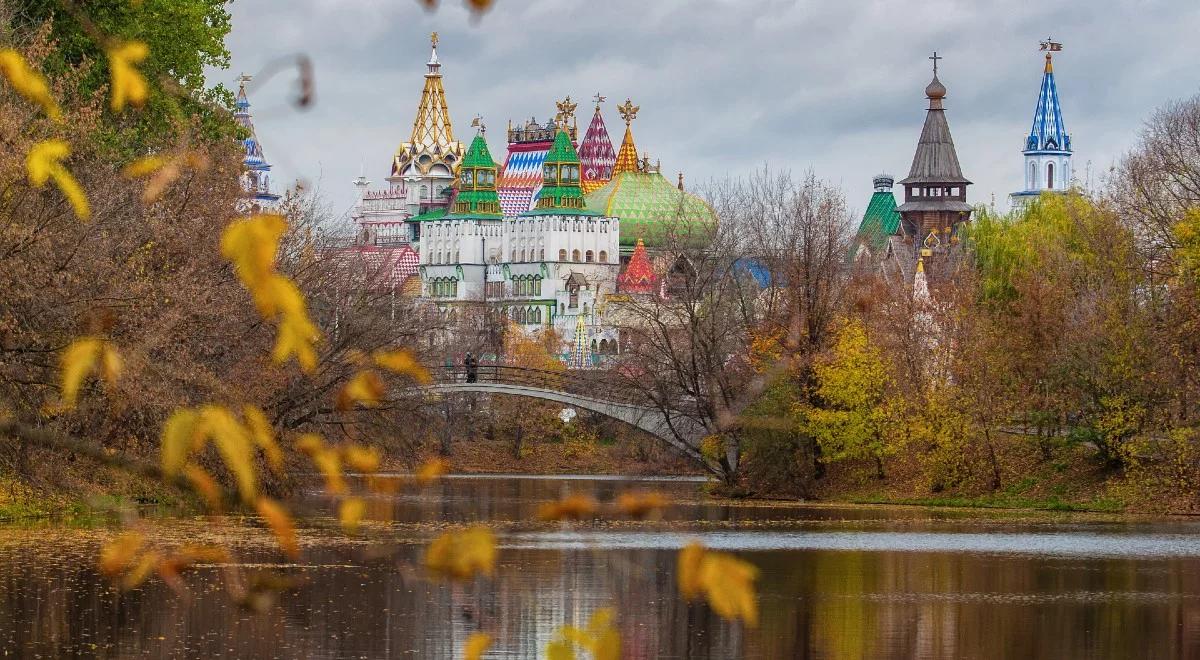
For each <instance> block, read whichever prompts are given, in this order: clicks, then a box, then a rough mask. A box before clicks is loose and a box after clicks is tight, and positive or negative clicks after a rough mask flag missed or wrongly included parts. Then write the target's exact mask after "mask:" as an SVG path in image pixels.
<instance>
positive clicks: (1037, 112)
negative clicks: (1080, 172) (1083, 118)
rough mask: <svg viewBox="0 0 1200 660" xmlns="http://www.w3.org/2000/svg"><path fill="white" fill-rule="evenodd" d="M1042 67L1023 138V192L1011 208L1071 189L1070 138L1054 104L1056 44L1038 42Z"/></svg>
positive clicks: (1055, 96)
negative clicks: (1043, 59) (1043, 55)
mask: <svg viewBox="0 0 1200 660" xmlns="http://www.w3.org/2000/svg"><path fill="white" fill-rule="evenodd" d="M1042 50H1044V51H1046V63H1045V66H1044V68H1043V70H1042V86H1041V89H1040V90H1039V92H1038V100H1037V107H1036V108H1035V109H1034V111H1033V127H1032V128H1031V129H1030V130H1029V135H1028V136H1026V138H1025V145H1024V147H1025V148H1024V150H1023V151H1022V153H1023V154H1024V156H1025V168H1024V179H1025V189H1024V190H1021V191H1019V192H1015V193H1013V194H1012V201H1013V204H1014V205H1021V204H1024V203H1025V202H1026V201H1028V200H1029V199H1031V198H1033V197H1037V196H1038V195H1040V194H1042V193H1043V192H1046V191H1050V192H1057V193H1062V192H1066V191H1067V190H1068V189H1069V188H1070V187H1071V136H1070V134H1068V133H1067V128H1066V124H1065V123H1064V122H1063V116H1062V106H1061V105H1060V104H1059V102H1058V87H1057V85H1056V84H1055V82H1054V60H1053V56H1052V53H1054V52H1057V51H1060V50H1062V44H1060V43H1058V42H1056V41H1050V40H1047V41H1044V42H1042Z"/></svg>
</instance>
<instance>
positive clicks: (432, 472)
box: [417, 458, 450, 486]
mask: <svg viewBox="0 0 1200 660" xmlns="http://www.w3.org/2000/svg"><path fill="white" fill-rule="evenodd" d="M449 469H450V464H449V463H447V462H446V461H445V460H443V459H440V458H431V459H429V460H428V461H425V462H424V463H423V464H422V465H421V467H419V468H417V483H419V484H421V485H422V486H428V485H429V484H431V483H433V482H435V481H437V480H438V479H440V478H441V477H442V475H443V474H446V471H447V470H449Z"/></svg>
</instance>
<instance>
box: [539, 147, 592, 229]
mask: <svg viewBox="0 0 1200 660" xmlns="http://www.w3.org/2000/svg"><path fill="white" fill-rule="evenodd" d="M579 171H580V164H579V154H578V153H576V152H575V146H574V145H572V144H571V136H570V135H569V134H568V133H567V131H565V130H559V131H558V134H557V135H555V136H554V145H553V146H552V147H550V151H548V152H546V157H545V159H543V161H542V190H541V192H539V193H538V200H537V205H536V206H535V207H534V209H533V211H531V213H536V212H542V213H546V212H553V213H567V214H573V215H575V214H580V213H583V214H585V215H591V214H590V213H587V211H586V210H585V209H584V204H583V190H582V189H581V188H580V185H579V183H580V181H579Z"/></svg>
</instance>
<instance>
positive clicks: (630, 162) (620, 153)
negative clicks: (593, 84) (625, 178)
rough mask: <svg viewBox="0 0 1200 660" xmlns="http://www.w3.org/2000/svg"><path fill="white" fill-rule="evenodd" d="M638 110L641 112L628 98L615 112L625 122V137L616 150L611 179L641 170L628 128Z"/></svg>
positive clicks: (630, 131)
mask: <svg viewBox="0 0 1200 660" xmlns="http://www.w3.org/2000/svg"><path fill="white" fill-rule="evenodd" d="M638 110H641V106H636V105H634V104H633V102H632V101H630V100H629V99H628V98H627V99H625V102H624V103H622V104H621V105H618V106H617V112H619V113H621V117H622V118H623V119H624V120H625V137H624V138H623V139H622V140H621V148H620V149H618V150H617V162H616V163H615V164H614V165H613V171H612V175H613V178H616V176H617V175H618V174H620V173H622V172H638V171H641V168H640V167H638V154H637V145H635V144H634V143H633V130H632V129H631V128H630V124H632V123H633V119H634V117H637V113H638Z"/></svg>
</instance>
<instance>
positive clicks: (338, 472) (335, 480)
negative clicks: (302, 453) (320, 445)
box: [312, 449, 346, 495]
mask: <svg viewBox="0 0 1200 660" xmlns="http://www.w3.org/2000/svg"><path fill="white" fill-rule="evenodd" d="M312 462H313V465H315V466H317V469H318V470H320V471H321V474H322V475H323V476H324V477H325V488H326V489H327V490H328V491H329V492H330V493H331V494H333V495H341V494H342V493H345V492H346V481H345V479H343V478H342V459H341V457H339V456H338V453H337V452H336V451H334V450H333V449H323V450H321V451H318V452H315V453H314V454H313V455H312Z"/></svg>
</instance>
